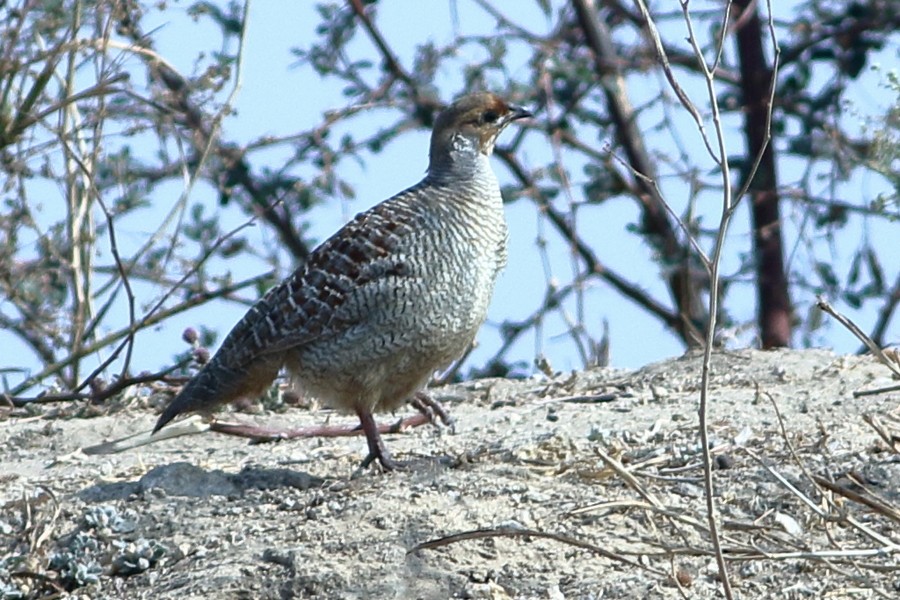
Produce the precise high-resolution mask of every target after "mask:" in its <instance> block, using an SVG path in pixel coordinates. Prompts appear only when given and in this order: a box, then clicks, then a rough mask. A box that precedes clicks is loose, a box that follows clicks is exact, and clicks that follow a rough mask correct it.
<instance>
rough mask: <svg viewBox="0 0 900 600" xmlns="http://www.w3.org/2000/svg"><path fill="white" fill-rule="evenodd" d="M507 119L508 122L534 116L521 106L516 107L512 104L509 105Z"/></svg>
mask: <svg viewBox="0 0 900 600" xmlns="http://www.w3.org/2000/svg"><path fill="white" fill-rule="evenodd" d="M508 115H509V116H508V119H509V120H510V121H516V120H518V119H527V118H528V117H533V116H534V115H533V114H532V113H531V111H530V110H528V109H525V108H522V107H521V106H516V105H514V104H510V105H509V113H508Z"/></svg>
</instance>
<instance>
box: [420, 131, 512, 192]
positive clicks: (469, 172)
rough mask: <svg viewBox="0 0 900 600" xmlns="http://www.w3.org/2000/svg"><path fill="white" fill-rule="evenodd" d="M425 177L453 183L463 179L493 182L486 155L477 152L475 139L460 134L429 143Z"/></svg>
mask: <svg viewBox="0 0 900 600" xmlns="http://www.w3.org/2000/svg"><path fill="white" fill-rule="evenodd" d="M428 179H430V180H432V181H433V182H435V183H437V182H445V181H446V182H448V183H454V184H457V185H458V184H462V183H464V182H472V183H485V184H490V183H491V182H493V184H494V185H496V179H495V178H494V173H493V171H492V170H491V165H490V160H489V159H488V156H487V155H486V154H484V153H483V152H481V150H480V148H479V147H478V142H477V141H476V140H473V139H471V138H469V137H467V136H464V135H460V134H456V135H453V136H451V137H450V138H449V139H447V140H444V141H443V142H442V143H439V144H432V148H431V155H430V161H429V163H428Z"/></svg>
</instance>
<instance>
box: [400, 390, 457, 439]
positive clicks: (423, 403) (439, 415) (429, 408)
mask: <svg viewBox="0 0 900 600" xmlns="http://www.w3.org/2000/svg"><path fill="white" fill-rule="evenodd" d="M409 403H410V404H411V405H412V406H414V407H415V408H416V410H418V411H419V412H420V413H422V414H423V415H425V417H427V418H428V420H429V421H430V422H431V423H433V424H434V425H437V424H438V419H440V421H441V423H443V424H444V425H445V426H447V427H448V428H449V429H450V432H451V433H455V432H456V420H455V419H454V418H453V417H451V416H450V413H448V412H447V410H446V409H445V408H444V407H443V406H441V403H440V402H438V401H437V400H435V399H434V398H432V397H431V395H429V394H428V393H427V392H416V394H415V395H414V396H413V397H412V398H410V400H409Z"/></svg>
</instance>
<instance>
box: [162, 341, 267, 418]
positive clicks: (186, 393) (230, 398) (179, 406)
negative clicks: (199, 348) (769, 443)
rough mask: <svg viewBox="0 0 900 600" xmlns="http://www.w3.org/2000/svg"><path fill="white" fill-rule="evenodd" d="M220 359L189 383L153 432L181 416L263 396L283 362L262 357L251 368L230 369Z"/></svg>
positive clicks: (169, 406)
mask: <svg viewBox="0 0 900 600" xmlns="http://www.w3.org/2000/svg"><path fill="white" fill-rule="evenodd" d="M217 359H218V357H217V356H216V357H213V359H212V360H211V361H210V362H209V364H207V365H206V366H205V367H203V369H202V370H201V371H200V372H199V373H197V374H196V375H195V376H194V378H193V379H191V380H190V381H188V382H187V384H186V385H185V386H184V387H183V388H182V389H181V392H179V393H178V395H177V396H175V399H174V400H172V402H170V403H169V405H168V406H167V407H166V409H165V410H164V411H163V413H162V414H161V415H160V416H159V419H157V421H156V425H155V426H154V427H153V433H156V432H157V431H159V430H160V429H162V428H163V427H165V426H166V424H167V423H169V421H171V420H172V419H174V418H175V417H177V416H178V415H180V414H181V413H188V412H211V411H212V410H213V409H215V408H217V407H218V406H221V405H223V404H226V403H228V402H234V401H235V400H239V399H241V398H250V397H257V396H259V395H261V394H262V392H263V391H264V390H265V389H266V388H267V387H268V386H269V385H270V384H271V383H272V381H273V380H274V379H275V376H276V375H278V370H279V369H280V368H281V362H280V361H277V360H275V359H274V358H273V357H265V356H263V357H260V358H258V359H257V360H255V361H253V362H252V363H251V364H250V366H249V367H247V368H230V367H229V366H228V365H226V364H224V363H223V361H221V360H217Z"/></svg>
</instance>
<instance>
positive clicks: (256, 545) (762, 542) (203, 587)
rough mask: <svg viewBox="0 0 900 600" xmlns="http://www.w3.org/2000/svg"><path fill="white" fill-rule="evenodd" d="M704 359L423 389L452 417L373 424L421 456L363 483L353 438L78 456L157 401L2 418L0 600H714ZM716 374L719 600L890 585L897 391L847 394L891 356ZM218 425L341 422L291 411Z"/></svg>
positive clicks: (722, 368) (894, 592) (726, 361)
mask: <svg viewBox="0 0 900 600" xmlns="http://www.w3.org/2000/svg"><path fill="white" fill-rule="evenodd" d="M700 364H701V363H700V359H699V358H697V357H688V358H682V359H674V360H671V361H667V362H664V363H659V364H654V365H650V366H648V367H646V368H643V369H641V370H638V371H621V370H610V369H595V370H591V371H587V372H581V373H564V374H559V375H558V376H555V377H553V378H547V377H535V378H532V379H528V380H523V381H506V380H481V381H476V382H470V383H466V384H462V385H456V386H450V387H446V388H440V389H437V390H435V396H436V397H437V398H439V399H440V400H442V401H443V403H444V404H445V406H446V407H447V408H448V409H449V410H450V411H451V413H452V415H453V416H454V417H455V418H456V426H455V433H452V432H450V431H447V430H438V429H437V428H435V427H431V426H425V427H420V428H417V429H414V430H409V431H405V432H403V433H399V434H395V435H389V436H387V437H386V440H387V443H388V445H389V447H390V448H391V449H392V450H393V452H394V453H395V455H396V456H397V457H399V458H415V459H420V460H418V461H417V463H418V464H417V467H416V468H415V469H414V470H412V471H411V472H401V473H391V474H387V475H383V474H378V473H374V472H367V473H365V474H363V475H362V476H360V477H356V478H351V474H352V473H353V472H354V470H355V468H356V466H357V465H358V463H359V461H360V460H361V459H362V457H363V454H364V451H365V442H364V440H363V439H362V438H356V437H354V438H331V439H302V440H294V441H289V442H281V443H276V444H262V445H248V444H247V443H246V441H244V440H241V439H238V438H234V437H228V436H224V435H221V434H214V433H210V432H207V433H205V434H201V435H193V436H187V437H181V438H177V439H173V440H168V441H164V442H159V443H156V444H152V445H149V446H144V447H141V448H137V449H133V450H128V451H126V452H122V453H118V454H108V455H100V456H87V455H85V454H84V453H83V452H81V451H80V449H82V448H85V447H90V446H93V445H96V444H99V443H101V442H105V441H108V440H113V439H117V438H122V437H124V436H127V435H129V434H133V433H135V432H138V431H145V430H148V429H149V428H150V427H151V425H152V423H153V421H154V418H155V416H154V411H153V410H151V408H149V407H148V405H153V404H156V405H159V404H160V403H161V402H162V401H163V400H162V399H161V398H160V399H155V400H154V401H152V402H147V401H142V402H138V401H131V402H128V401H125V402H123V403H122V404H121V405H120V406H118V407H114V408H112V409H110V408H106V409H104V410H101V411H85V410H84V409H83V407H82V408H81V409H76V408H75V407H60V406H56V407H43V408H42V409H41V412H40V413H34V412H29V413H28V414H25V413H24V412H22V411H7V412H6V413H5V414H4V413H0V444H2V445H0V448H2V452H3V454H2V463H0V598H3V599H12V598H46V597H59V596H63V595H65V593H71V594H73V596H74V597H82V598H179V599H187V598H403V599H408V598H410V599H411V598H423V599H431V598H488V599H495V600H499V599H507V598H543V599H552V600H559V599H564V598H565V599H600V598H678V597H686V598H719V597H722V592H721V586H720V583H719V576H718V569H717V567H716V562H715V559H714V556H713V554H712V547H711V545H710V537H709V532H708V525H707V521H706V512H705V499H704V487H703V480H702V476H703V471H702V468H701V455H700V448H701V445H700V443H699V442H698V433H697V421H698V417H697V402H698V386H699V381H700ZM713 366H714V372H713V380H712V386H711V390H710V392H711V397H710V399H711V411H710V423H711V425H710V433H711V436H712V440H711V445H712V451H713V456H714V462H715V465H716V467H717V468H716V470H715V489H716V496H715V497H716V500H717V504H718V507H719V510H720V511H721V527H722V532H721V537H722V543H723V547H724V550H725V553H726V554H725V555H726V557H727V560H728V571H729V575H730V579H731V583H732V585H733V587H734V591H735V595H736V597H742V598H876V597H885V598H897V597H900V391H898V390H897V389H896V387H895V389H893V390H892V391H883V392H881V393H876V394H872V395H855V393H857V392H860V391H865V390H872V389H877V388H884V387H888V386H896V385H897V382H896V381H893V380H891V378H890V371H889V370H888V369H887V368H886V367H885V366H883V365H881V364H879V363H877V362H876V361H875V360H874V359H872V358H870V357H841V356H835V355H833V354H831V353H829V352H826V351H785V352H769V353H763V352H755V351H752V352H751V351H747V352H738V353H722V354H718V355H717V356H715V358H714V365H713ZM86 412H90V413H91V415H92V416H90V417H86V416H85V413H86ZM96 412H100V413H101V414H99V415H97V414H95V413H96ZM75 415H79V416H75ZM228 418H229V419H233V418H241V419H244V420H248V421H249V420H253V421H257V422H261V423H263V422H264V423H269V424H278V425H284V426H289V427H298V426H302V425H312V424H316V423H322V422H325V421H326V420H327V421H329V422H331V423H343V422H345V421H346V422H351V420H349V419H347V418H346V417H342V416H340V415H336V414H333V413H329V412H327V411H324V410H305V409H300V408H292V409H290V410H287V411H284V412H280V413H278V414H273V413H271V412H269V413H266V414H260V415H256V416H250V415H228ZM382 418H383V419H385V420H390V419H391V418H395V417H391V416H390V415H383V416H382ZM892 436H893V437H892ZM436 457H445V460H436ZM467 533H468V534H469V535H460V534H467ZM447 536H455V537H447ZM433 540H442V541H441V542H440V543H438V544H436V545H435V546H434V547H426V548H419V549H416V548H417V546H419V545H421V544H424V543H426V542H429V541H433Z"/></svg>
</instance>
